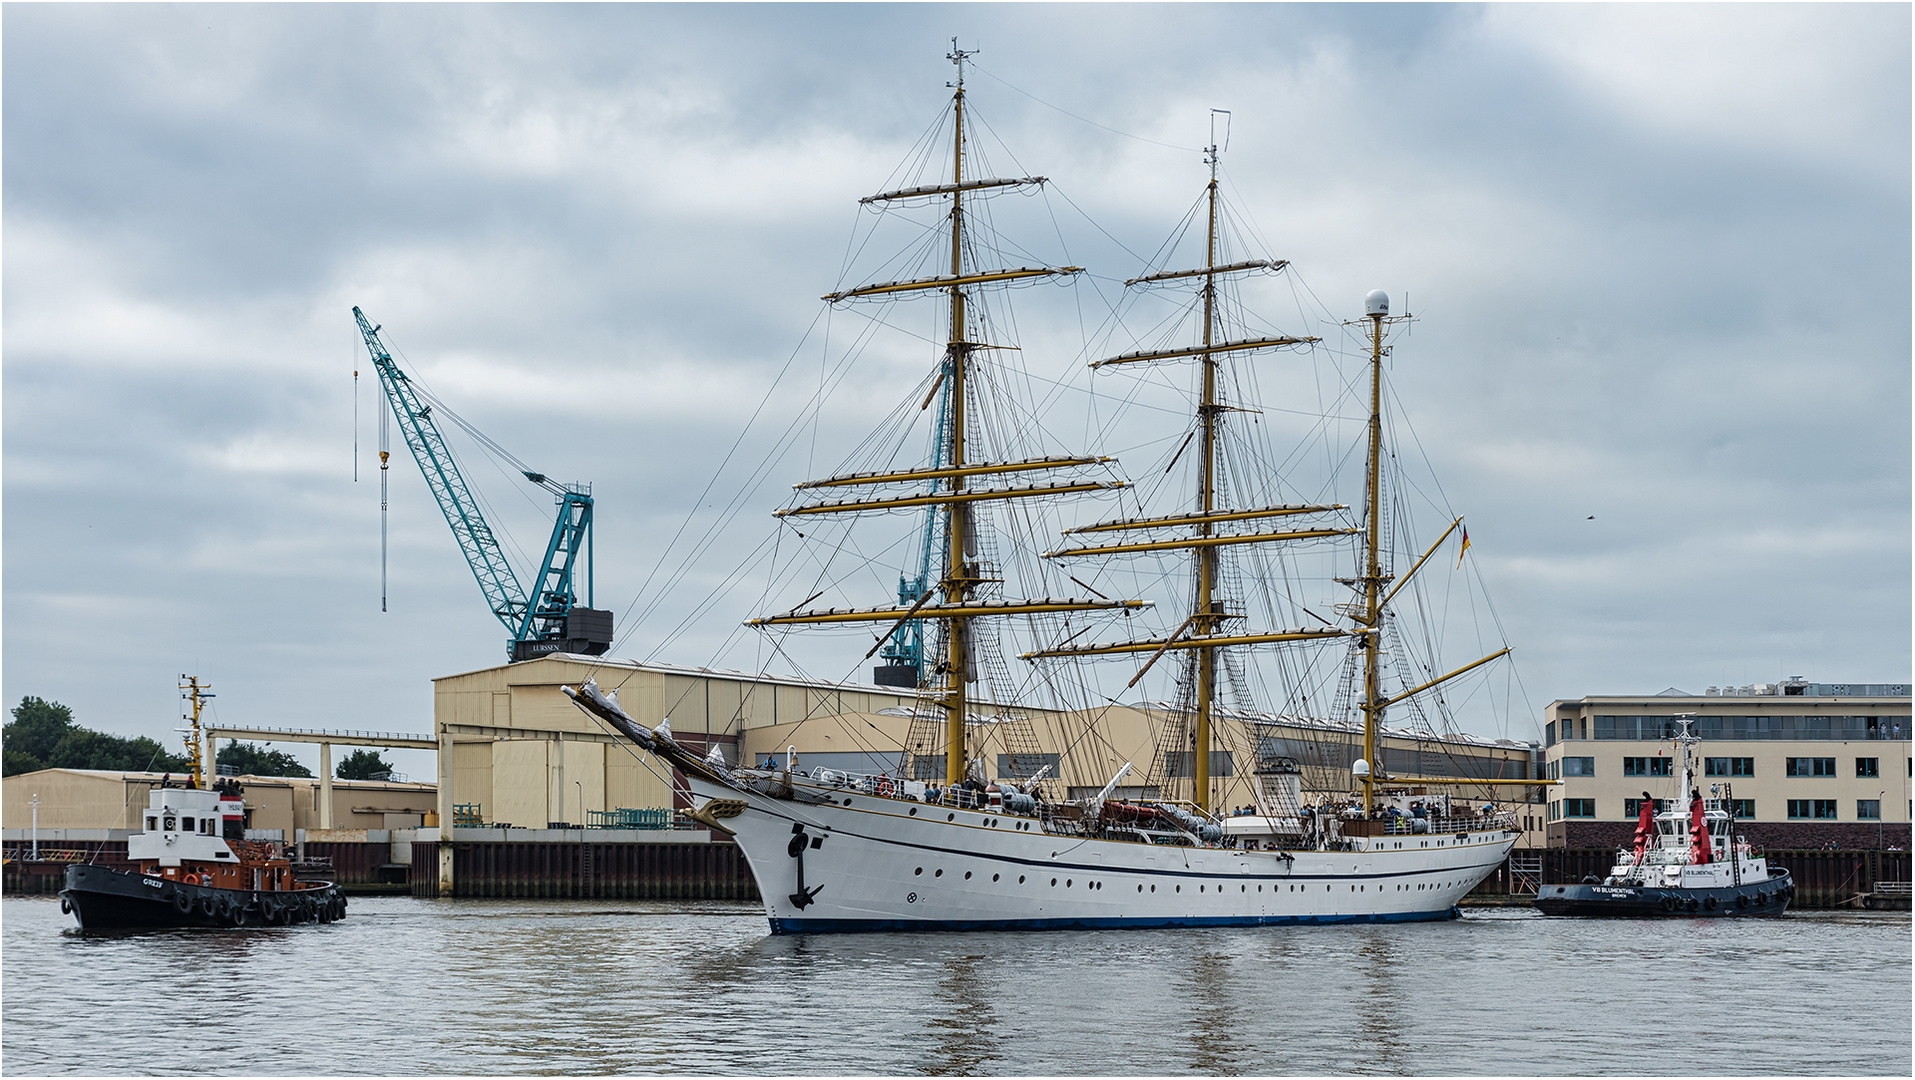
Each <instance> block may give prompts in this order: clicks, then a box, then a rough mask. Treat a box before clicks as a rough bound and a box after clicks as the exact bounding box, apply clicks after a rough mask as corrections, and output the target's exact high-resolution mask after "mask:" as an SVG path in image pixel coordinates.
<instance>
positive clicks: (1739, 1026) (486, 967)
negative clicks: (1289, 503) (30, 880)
mask: <svg viewBox="0 0 1915 1080" xmlns="http://www.w3.org/2000/svg"><path fill="white" fill-rule="evenodd" d="M71 925H72V920H71V918H70V917H66V918H64V919H63V918H62V917H61V916H60V915H59V906H58V903H57V902H50V901H41V900H32V899H10V900H7V901H6V902H5V908H4V919H0V979H3V980H4V986H5V989H6V994H5V996H4V998H0V1009H3V1010H4V1012H3V1013H0V1059H3V1060H4V1062H5V1066H6V1071H7V1072H8V1073H9V1074H16V1075H26V1074H42V1073H72V1074H82V1075H85V1074H99V1073H119V1072H125V1071H127V1070H128V1069H129V1068H132V1067H134V1066H135V1065H137V1067H138V1068H140V1069H141V1070H142V1071H144V1072H148V1073H155V1074H158V1073H176V1074H195V1073H205V1072H211V1071H220V1070H233V1069H239V1070H240V1071H245V1072H248V1073H254V1074H260V1075H275V1074H278V1075H288V1074H313V1073H319V1074H329V1075H331V1074H391V1073H402V1074H414V1075H419V1074H437V1075H445V1074H470V1075H519V1074H612V1073H646V1074H657V1073H689V1074H702V1075H764V1074H771V1075H844V1074H901V1073H939V1074H953V1075H961V1074H980V1073H1005V1074H1024V1075H1029V1074H1051V1075H1055V1074H1060V1073H1065V1074H1068V1073H1078V1074H1092V1075H1096V1074H1103V1075H1125V1074H1166V1073H1197V1074H1217V1073H1306V1074H1350V1073H1371V1074H1375V1073H1386V1074H1408V1073H1452V1074H1453V1073H1458V1072H1462V1073H1472V1074H1492V1075H1510V1074H1517V1073H1584V1074H1587V1073H1592V1072H1599V1071H1608V1072H1611V1073H1615V1074H1643V1073H1650V1074H1666V1073H1670V1072H1740V1073H1768V1074H1772V1075H1773V1074H1791V1073H1812V1074H1821V1075H1829V1074H1871V1075H1880V1074H1885V1073H1887V1074H1900V1075H1907V1074H1908V1072H1909V1066H1910V1052H1909V1045H1910V1043H1909V1036H1910V1031H1909V1019H1908V1018H1909V1006H1910V986H1909V977H1910V968H1911V964H1910V955H1909V948H1908V940H1909V937H1908V935H1909V926H1910V922H1909V918H1908V916H1907V915H1906V914H1888V913H1874V912H1855V913H1849V912H1844V913H1831V914H1828V915H1822V914H1820V913H1807V914H1805V915H1802V916H1796V915H1791V916H1790V917H1789V918H1788V919H1786V920H1774V921H1768V922H1764V923H1760V924H1758V923H1754V922H1749V923H1743V924H1739V925H1733V926H1732V925H1729V924H1723V923H1711V924H1707V925H1703V924H1688V923H1684V924H1663V923H1651V924H1640V923H1631V924H1619V923H1605V922H1597V921H1577V920H1547V919H1541V918H1538V917H1535V916H1533V915H1532V914H1530V913H1528V912H1517V911H1510V912H1505V911H1496V912H1472V913H1471V914H1470V915H1469V916H1468V917H1467V918H1465V919H1463V920H1461V921H1460V922H1449V923H1430V924H1417V925H1405V926H1394V925H1393V926H1342V927H1271V928H1263V929H1243V930H1235V929H1227V930H1226V929H1219V930H1204V931H1189V930H1184V931H1170V930H1166V931H1129V932H1125V931H1109V932H1082V933H1077V932H1070V933H1063V932H1060V933H1013V934H869V935H816V936H801V937H779V938H774V937H770V936H768V935H767V934H766V931H765V921H764V917H763V913H762V911H760V910H758V909H755V908H751V907H748V906H744V905H725V904H687V903H683V902H679V903H658V902H646V901H629V902H607V901H589V902H563V901H540V900H527V901H473V902H467V901H423V900H413V899H411V898H389V899H385V898H382V899H370V898H369V899H366V900H355V901H354V902H353V909H352V914H351V915H349V916H348V918H347V919H346V920H344V921H343V922H339V923H335V924H332V925H330V926H323V927H293V928H272V929H267V930H248V931H241V932H210V933H207V932H188V931H149V932H143V933H138V934H128V935H114V936H102V937H88V938H81V937H79V936H77V935H74V934H71V933H68V932H67V928H68V927H70V926H71ZM1563 957H1606V958H1610V959H1611V962H1608V963H1600V962H1577V963H1573V964H1565V963H1564V961H1563V959H1562V958H1563ZM1615 958H1622V959H1623V960H1624V961H1625V962H1621V963H1617V962H1614V960H1615ZM1645 977H1653V978H1655V979H1657V980H1660V981H1662V982H1673V983H1674V984H1676V985H1681V986H1684V987H1686V988H1687V989H1686V990H1685V991H1684V992H1685V993H1686V994H1687V995H1689V996H1690V997H1691V998H1692V999H1694V1000H1713V1001H1730V1000H1732V1001H1734V1002H1735V1007H1734V1008H1731V1009H1708V1010H1702V1009H1683V1010H1670V1011H1668V1012H1666V1013H1665V1014H1659V1015H1658V1016H1657V1018H1656V1022H1657V1024H1658V1026H1659V1032H1660V1034H1659V1037H1658V1038H1656V1039H1654V1040H1642V1039H1633V1038H1627V1037H1623V1038H1618V1037H1617V1032H1616V1030H1615V1029H1616V1028H1617V1025H1618V1023H1620V1022H1621V1021H1619V1020H1615V1019H1606V1018H1626V1017H1630V1016H1635V1017H1638V1018H1639V1017H1640V1015H1641V1013H1640V1007H1641V1001H1642V1000H1643V998H1642V994H1643V990H1642V987H1643V985H1644V982H1643V980H1644V978H1645ZM156 978H164V979H167V980H173V981H177V982H179V983H182V984H184V985H189V986H191V988H192V993H191V994H187V995H181V996H178V997H176V998H174V999H171V1000H169V1003H168V1007H167V1008H166V1009H165V1010H164V1011H157V1010H150V1009H137V1008H129V1007H128V1002H133V1001H139V1000H142V998H143V996H149V995H150V994H151V993H152V991H153V986H154V984H155V979H156ZM1855 1002H1866V1003H1867V1005H1868V1007H1867V1008H1855V1007H1852V1003H1855ZM1512 1005H1519V1006H1521V1009H1520V1010H1519V1011H1517V1010H1512V1009H1511V1006H1512ZM1519 1012H1520V1015H1519ZM1533 1015H1548V1016H1554V1017H1557V1018H1559V1022H1558V1023H1555V1024H1552V1025H1551V1037H1550V1038H1549V1039H1548V1040H1541V1039H1533V1038H1525V1037H1522V1035H1523V1032H1524V1030H1525V1027H1526V1025H1527V1024H1528V1023H1529V1021H1527V1020H1525V1019H1523V1018H1522V1016H1533ZM316 1018H323V1020H320V1019H316ZM1776 1031H1788V1032H1790V1036H1789V1038H1787V1039H1782V1040H1778V1039H1775V1038H1774V1037H1773V1036H1774V1033H1775V1032H1776ZM262 1033H270V1035H268V1036H265V1037H262ZM156 1046H157V1047H164V1048H165V1053H164V1054H159V1055H156V1054H155V1051H154V1048H155V1047H156Z"/></svg>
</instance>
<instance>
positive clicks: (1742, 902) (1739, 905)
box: [1735, 896, 1749, 911]
mask: <svg viewBox="0 0 1915 1080" xmlns="http://www.w3.org/2000/svg"><path fill="white" fill-rule="evenodd" d="M1735 906H1736V910H1738V911H1740V910H1742V909H1744V908H1746V907H1748V906H1749V898H1748V897H1746V896H1738V897H1736V898H1735Z"/></svg>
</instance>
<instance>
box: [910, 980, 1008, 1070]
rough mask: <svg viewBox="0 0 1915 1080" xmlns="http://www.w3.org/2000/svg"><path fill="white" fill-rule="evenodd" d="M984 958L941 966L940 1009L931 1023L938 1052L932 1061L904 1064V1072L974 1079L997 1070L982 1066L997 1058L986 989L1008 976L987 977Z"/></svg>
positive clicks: (994, 1016)
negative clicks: (942, 971)
mask: <svg viewBox="0 0 1915 1080" xmlns="http://www.w3.org/2000/svg"><path fill="white" fill-rule="evenodd" d="M984 961H985V958H984V957H983V956H959V957H953V958H952V959H949V960H946V961H945V962H944V976H943V978H941V979H940V980H939V981H938V989H939V990H940V991H941V996H942V997H943V999H944V1000H943V1002H942V1006H943V1007H942V1008H941V1009H939V1010H938V1014H937V1015H936V1016H934V1017H933V1019H932V1020H931V1026H932V1027H933V1028H934V1029H935V1030H934V1031H933V1032H932V1034H933V1035H935V1036H936V1038H934V1039H933V1040H932V1044H933V1045H934V1046H935V1047H936V1048H937V1056H936V1058H935V1059H934V1060H931V1061H926V1062H923V1063H922V1064H918V1063H907V1064H906V1066H905V1067H906V1068H911V1069H912V1071H915V1072H922V1073H926V1074H929V1075H933V1076H977V1075H979V1074H981V1073H991V1072H995V1071H997V1070H994V1069H986V1068H984V1067H983V1066H984V1063H985V1062H987V1061H990V1060H991V1059H992V1058H993V1057H995V1056H996V1054H997V1044H998V1036H997V1033H996V1032H995V1031H994V1030H993V1029H994V1028H995V1027H996V1026H997V1013H996V1011H995V1010H994V1009H993V1008H992V1007H991V995H990V993H989V992H988V990H987V987H989V986H992V985H995V984H996V983H998V982H1000V981H1002V980H1003V977H1004V976H1005V975H1006V974H1008V973H1007V972H1002V971H999V972H991V973H987V970H986V967H985V964H984Z"/></svg>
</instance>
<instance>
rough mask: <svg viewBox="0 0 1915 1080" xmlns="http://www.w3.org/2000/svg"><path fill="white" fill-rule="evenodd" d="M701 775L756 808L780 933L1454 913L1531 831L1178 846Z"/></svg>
mask: <svg viewBox="0 0 1915 1080" xmlns="http://www.w3.org/2000/svg"><path fill="white" fill-rule="evenodd" d="M690 783H691V787H692V791H693V793H694V794H695V795H696V796H697V797H698V800H699V802H700V803H701V805H702V804H703V803H704V802H705V801H706V800H711V799H727V800H738V801H741V802H743V803H744V804H745V808H744V809H743V810H742V811H741V812H739V813H737V814H736V815H735V816H732V817H729V818H724V819H722V824H723V825H724V826H725V827H726V828H729V829H731V830H733V831H734V832H735V833H736V839H737V842H738V845H739V847H740V848H741V849H742V850H743V851H744V854H745V858H746V861H748V862H749V863H750V864H751V870H752V874H753V875H754V876H755V877H756V878H757V881H758V888H759V891H760V892H761V893H762V894H763V895H764V901H765V914H766V915H767V916H768V917H769V918H770V920H771V929H772V932H773V933H779V934H789V933H810V932H819V931H850V930H984V929H1066V928H1089V927H1154V926H1230V925H1263V924H1269V923H1289V922H1325V923H1332V922H1393V921H1413V920H1424V919H1445V918H1453V917H1455V916H1456V914H1457V911H1456V903H1457V901H1458V900H1460V899H1461V898H1462V897H1463V895H1464V894H1466V893H1468V892H1469V891H1470V889H1472V888H1474V887H1475V886H1476V884H1477V883H1478V882H1480V881H1482V880H1483V879H1484V878H1485V877H1487V876H1489V874H1491V873H1492V872H1494V871H1495V869H1496V867H1497V866H1498V865H1499V864H1501V863H1502V861H1503V860H1504V858H1505V857H1506V856H1507V855H1508V853H1509V849H1510V848H1511V847H1512V846H1513V845H1514V844H1515V842H1516V836H1517V834H1516V833H1515V832H1513V831H1507V830H1505V829H1503V828H1501V827H1500V826H1499V827H1494V828H1488V827H1486V828H1485V830H1484V831H1478V832H1470V833H1456V834H1442V835H1429V834H1422V835H1410V836H1377V837H1359V838H1354V839H1352V840H1351V841H1349V843H1350V844H1352V845H1354V846H1356V847H1357V848H1358V850H1351V851H1291V852H1281V853H1280V852H1274V851H1240V850H1235V849H1230V848H1201V847H1169V846H1156V845H1150V844H1142V843H1129V842H1124V841H1118V840H1093V839H1085V838H1083V837H1078V836H1054V835H1050V834H1047V833H1045V832H1043V831H1042V830H1041V827H1040V825H1039V822H1038V821H1037V820H1036V819H1034V818H1026V817H1019V816H1015V815H1011V814H1002V813H997V812H993V811H976V810H963V809H956V808H953V807H949V806H940V805H933V804H925V803H920V802H916V801H913V800H908V799H888V798H880V797H876V796H872V795H865V794H859V793H857V792H855V791H845V790H837V791H831V792H829V794H830V798H831V801H819V802H811V801H806V798H805V797H807V796H815V797H822V796H823V795H824V794H825V793H824V792H823V791H816V790H813V789H806V788H805V787H803V786H802V782H800V785H801V786H800V795H801V797H800V798H798V799H780V798H772V797H770V796H767V795H763V794H759V793H756V792H743V791H739V790H737V789H734V788H729V787H724V786H721V785H718V784H713V783H709V782H706V781H703V780H699V779H696V778H693V779H692V780H691V781H690ZM801 835H802V836H803V837H804V838H805V839H804V841H803V843H802V855H800V854H796V851H797V850H798V848H799V846H800V845H799V842H798V840H797V838H798V837H799V836H801ZM801 874H802V882H803V888H804V890H805V892H804V894H800V892H799V889H800V875H801ZM801 895H805V896H808V899H807V900H805V901H804V902H802V903H801V902H800V901H799V899H798V898H799V897H800V896H801Z"/></svg>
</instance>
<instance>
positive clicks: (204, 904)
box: [60, 864, 346, 930]
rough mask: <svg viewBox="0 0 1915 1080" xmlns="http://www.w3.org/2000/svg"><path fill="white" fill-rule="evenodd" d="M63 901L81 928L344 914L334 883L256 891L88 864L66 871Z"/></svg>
mask: <svg viewBox="0 0 1915 1080" xmlns="http://www.w3.org/2000/svg"><path fill="white" fill-rule="evenodd" d="M60 903H61V908H62V909H63V910H66V911H70V912H71V913H72V914H73V916H74V918H75V919H77V920H78V921H79V924H80V929H81V930H125V929H142V928H160V927H231V926H257V925H293V924H295V923H304V922H331V921H333V920H334V919H338V918H342V917H344V915H345V911H346V897H345V893H344V891H343V890H341V889H340V888H339V886H337V885H335V884H332V883H331V882H317V883H313V884H312V885H310V886H309V887H307V888H302V889H297V890H292V891H285V892H281V891H257V892H256V891H251V890H245V889H220V888H214V887H212V886H209V885H191V884H187V883H186V882H183V881H171V880H167V879H163V878H156V877H152V876H149V875H146V874H136V873H130V872H128V871H125V870H115V869H112V868H110V867H105V866H92V865H85V864H80V865H74V866H69V867H67V870H66V886H65V888H63V889H61V890H60Z"/></svg>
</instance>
